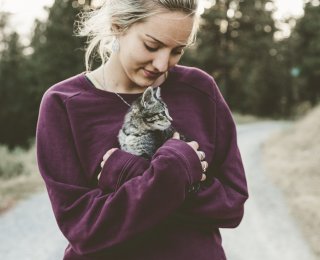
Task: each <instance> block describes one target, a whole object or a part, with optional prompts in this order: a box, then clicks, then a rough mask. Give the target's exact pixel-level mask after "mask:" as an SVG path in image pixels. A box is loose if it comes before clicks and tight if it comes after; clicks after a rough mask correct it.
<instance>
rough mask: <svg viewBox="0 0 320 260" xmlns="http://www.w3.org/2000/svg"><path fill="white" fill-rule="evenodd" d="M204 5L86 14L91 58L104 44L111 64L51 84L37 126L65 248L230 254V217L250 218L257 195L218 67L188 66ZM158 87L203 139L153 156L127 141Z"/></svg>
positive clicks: (77, 255)
mask: <svg viewBox="0 0 320 260" xmlns="http://www.w3.org/2000/svg"><path fill="white" fill-rule="evenodd" d="M196 9H197V1H196V0H152V1H150V0H123V1H119V0H109V1H106V2H105V3H104V5H103V6H102V8H100V9H99V10H97V11H96V12H93V13H92V14H91V16H90V17H86V18H84V21H83V25H82V28H81V34H82V35H87V36H89V38H90V40H91V42H90V44H89V46H88V49H87V55H86V64H87V66H89V63H90V61H89V60H90V57H91V56H92V54H93V53H94V50H99V54H100V57H101V58H102V61H103V65H102V66H101V67H99V68H98V69H96V70H94V71H91V72H87V73H82V74H79V75H76V76H74V77H72V78H69V79H67V80H65V81H63V82H60V83H58V84H56V85H54V86H52V87H51V88H50V89H48V90H47V92H46V93H45V94H44V96H43V99H42V103H41V107H40V115H39V120H38V127H37V154H38V164H39V169H40V172H41V174H42V176H43V179H44V181H45V183H46V186H47V190H48V194H49V197H50V200H51V203H52V207H53V211H54V214H55V217H56V219H57V223H58V225H59V228H60V229H61V231H62V233H63V234H64V236H65V237H66V238H67V239H68V241H69V245H68V247H67V248H66V251H65V256H64V259H68V260H71V259H72V260H73V259H74V260H78V259H79V260H80V259H81V260H82V259H90V260H99V259H104V260H106V259H112V260H114V259H120V260H126V259H139V260H141V259H161V260H162V259H172V260H179V259H184V260H185V259H199V260H200V259H201V260H205V259H210V260H213V259H215V260H216V259H217V260H218V259H219V260H220V259H225V254H224V251H223V249H222V246H221V237H220V233H219V228H231V227H236V226H237V225H238V224H239V223H240V221H241V219H242V216H243V206H244V202H245V201H246V199H247V196H248V194H247V186H246V180H245V175H244V170H243V166H242V162H241V157H240V153H239V150H238V147H237V140H236V129H235V125H234V122H233V119H232V116H231V114H230V110H229V108H228V106H227V105H226V103H225V101H224V99H223V98H222V96H221V94H220V92H219V90H218V88H217V86H216V84H215V82H214V80H213V78H212V77H211V76H209V75H208V74H206V73H205V72H203V71H201V70H199V69H196V68H190V67H184V66H180V65H177V63H178V61H179V59H180V58H181V55H182V54H183V50H184V48H185V47H187V46H189V45H190V44H191V43H192V42H193V40H194V39H195V33H196V30H197V16H196ZM111 39H113V40H111ZM110 44H112V52H111V54H110V55H109V53H110V52H109V51H108V48H109V46H110ZM148 86H160V88H161V95H162V99H163V100H164V101H165V102H166V104H167V105H168V108H169V111H170V115H171V116H172V117H173V126H174V127H175V129H177V130H178V131H179V132H182V133H184V134H186V135H187V136H189V137H192V138H193V140H194V141H192V142H184V141H182V140H179V134H178V133H176V134H175V135H174V137H173V138H172V139H169V140H168V141H167V142H165V143H164V144H163V145H162V146H161V147H160V148H159V149H158V150H157V152H156V153H155V155H154V156H153V158H152V160H151V161H147V160H146V159H144V158H142V157H138V156H135V155H132V154H129V153H127V152H124V151H122V150H120V149H119V143H118V140H117V134H118V132H119V129H120V128H121V125H122V123H123V119H124V115H125V114H126V112H127V110H128V108H129V106H130V104H131V103H132V102H133V101H134V100H135V99H136V98H138V97H139V96H140V95H141V94H142V92H143V91H144V90H145V89H146V88H147V87H148ZM198 183H200V184H201V185H197V184H198Z"/></svg>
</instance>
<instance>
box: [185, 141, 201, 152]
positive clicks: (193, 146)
mask: <svg viewBox="0 0 320 260" xmlns="http://www.w3.org/2000/svg"><path fill="white" fill-rule="evenodd" d="M188 144H189V145H190V146H191V147H192V148H193V149H194V150H195V151H197V150H198V148H199V144H198V143H197V142H196V141H191V142H188Z"/></svg>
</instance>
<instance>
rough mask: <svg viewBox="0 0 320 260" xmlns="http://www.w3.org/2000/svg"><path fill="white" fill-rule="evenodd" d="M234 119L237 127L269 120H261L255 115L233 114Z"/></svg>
mask: <svg viewBox="0 0 320 260" xmlns="http://www.w3.org/2000/svg"><path fill="white" fill-rule="evenodd" d="M232 117H233V119H234V121H235V122H236V124H237V125H242V124H249V123H255V122H261V121H263V120H268V118H260V117H256V116H253V115H244V114H239V113H235V112H233V113H232Z"/></svg>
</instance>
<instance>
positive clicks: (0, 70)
mask: <svg viewBox="0 0 320 260" xmlns="http://www.w3.org/2000/svg"><path fill="white" fill-rule="evenodd" d="M2 43H3V47H4V48H3V49H2V52H1V60H0V82H1V86H0V125H1V127H0V143H5V144H7V145H9V146H10V147H13V146H15V145H17V144H22V145H26V144H27V139H28V134H30V133H28V130H27V129H26V119H27V117H28V113H29V111H28V110H27V103H28V90H27V89H26V88H25V84H24V80H25V74H24V69H23V67H24V64H25V56H24V55H23V50H24V47H23V46H22V45H21V43H20V40H19V35H18V34H17V33H16V32H12V33H11V34H9V35H7V36H6V37H5V38H4V39H3V40H2Z"/></svg>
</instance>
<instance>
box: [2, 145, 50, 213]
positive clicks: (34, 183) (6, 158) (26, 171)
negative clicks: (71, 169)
mask: <svg viewBox="0 0 320 260" xmlns="http://www.w3.org/2000/svg"><path fill="white" fill-rule="evenodd" d="M0 158H1V160H0V213H3V212H4V211H6V210H8V209H9V208H11V207H12V206H14V205H15V204H16V203H17V202H18V201H19V200H21V199H24V198H26V197H28V196H29V195H30V194H32V193H34V192H37V191H39V190H43V188H44V184H43V181H42V179H41V177H40V174H39V172H38V167H37V163H36V155H35V146H34V145H33V146H32V147H31V148H30V149H28V150H24V149H21V148H15V149H14V150H12V151H10V150H9V149H8V148H7V147H6V146H3V145H1V146H0Z"/></svg>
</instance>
